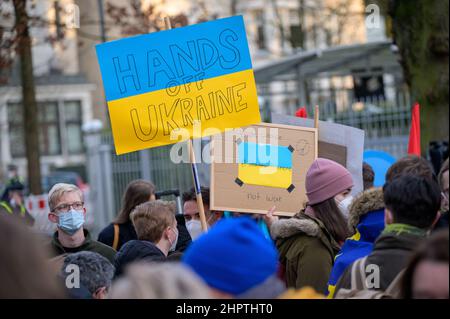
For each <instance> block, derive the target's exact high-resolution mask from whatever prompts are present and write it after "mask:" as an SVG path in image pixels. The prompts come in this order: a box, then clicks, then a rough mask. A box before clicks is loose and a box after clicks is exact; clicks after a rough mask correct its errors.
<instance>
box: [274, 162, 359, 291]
mask: <svg viewBox="0 0 450 319" xmlns="http://www.w3.org/2000/svg"><path fill="white" fill-rule="evenodd" d="M352 187H353V180H352V177H351V175H350V173H349V171H348V170H347V169H346V168H345V167H343V166H342V165H340V164H338V163H336V162H333V161H331V160H328V159H323V158H318V159H317V160H315V161H314V163H313V164H312V165H311V167H310V168H309V170H308V172H307V174H306V195H307V197H308V200H309V202H308V204H307V207H306V209H305V210H303V211H302V212H300V213H299V214H297V215H295V216H294V217H293V218H290V219H284V220H283V219H280V220H277V219H276V218H274V217H272V216H271V214H268V216H267V218H266V222H267V224H268V225H269V227H270V233H271V236H272V238H274V239H275V240H276V245H277V248H278V250H279V252H280V262H281V264H282V269H283V274H282V275H283V276H284V279H285V281H286V284H287V286H288V287H293V288H297V289H298V288H302V287H305V286H311V287H312V288H314V289H315V290H316V291H318V292H320V293H325V291H326V288H327V281H328V278H329V275H330V272H331V268H332V266H333V262H334V257H335V255H336V254H337V252H338V251H339V250H340V248H341V245H342V244H343V243H344V240H345V239H346V238H347V237H348V236H349V235H350V232H349V228H348V226H347V221H346V219H345V217H344V215H346V214H347V211H348V206H349V204H350V203H351V201H352V197H351V195H350V191H351V189H352Z"/></svg>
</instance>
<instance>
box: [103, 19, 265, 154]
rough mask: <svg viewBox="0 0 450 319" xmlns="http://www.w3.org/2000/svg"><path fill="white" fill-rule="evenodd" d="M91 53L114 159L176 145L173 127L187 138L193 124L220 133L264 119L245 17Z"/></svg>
mask: <svg viewBox="0 0 450 319" xmlns="http://www.w3.org/2000/svg"><path fill="white" fill-rule="evenodd" d="M96 50H97V57H98V61H99V65H100V70H101V74H102V79H103V86H104V89H105V96H106V100H107V104H108V109H109V114H110V120H111V126H112V131H113V136H114V144H115V147H116V153H117V154H123V153H127V152H132V151H136V150H141V149H145V148H151V147H156V146H162V145H167V144H172V143H175V142H177V140H174V139H171V132H172V131H173V130H177V129H186V130H187V131H189V134H190V137H192V135H193V134H192V132H193V124H194V122H195V121H200V122H201V129H202V130H205V129H210V128H216V129H218V130H219V131H225V130H226V129H231V128H237V127H242V126H245V125H251V124H256V123H259V122H260V121H261V118H260V114H259V106H258V101H257V93H256V85H255V80H254V76H253V70H252V63H251V59H250V54H249V50H248V44H247V38H246V34H245V26H244V21H243V18H242V16H235V17H231V18H225V19H220V20H216V21H210V22H205V23H201V24H196V25H192V26H187V27H183V28H177V29H172V30H166V31H161V32H156V33H151V34H146V35H140V36H135V37H130V38H126V39H121V40H116V41H111V42H107V43H103V44H99V45H97V46H96ZM209 132H211V130H209ZM209 134H213V133H208V132H204V133H202V135H203V136H205V135H209Z"/></svg>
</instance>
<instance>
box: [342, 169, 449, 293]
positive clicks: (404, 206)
mask: <svg viewBox="0 0 450 319" xmlns="http://www.w3.org/2000/svg"><path fill="white" fill-rule="evenodd" d="M383 194H384V203H385V223H386V227H385V229H384V231H383V232H382V234H381V236H380V237H379V238H378V239H377V241H376V242H375V246H374V248H373V251H372V253H371V254H370V255H369V256H368V257H365V258H366V260H364V261H363V265H362V269H366V268H365V267H366V265H371V267H373V266H376V267H377V269H378V270H379V278H378V279H379V280H377V281H376V284H374V285H372V286H371V287H363V290H379V291H385V290H386V289H387V288H388V287H389V286H390V284H391V283H392V282H393V281H394V280H396V279H398V278H397V276H398V275H399V273H400V272H401V271H402V270H403V269H404V268H405V267H406V263H407V260H408V258H409V257H410V256H411V254H412V253H413V251H414V249H415V248H416V247H417V245H419V244H420V243H421V242H422V241H423V240H424V239H425V238H426V236H427V232H428V231H429V230H430V229H431V228H432V227H433V225H434V224H435V223H436V221H437V220H438V219H439V208H440V204H441V203H440V201H441V197H440V196H441V194H440V190H439V187H438V185H437V184H436V183H435V182H434V181H432V180H430V179H429V178H424V177H420V176H414V175H404V176H400V177H397V178H394V179H393V181H392V182H388V183H386V184H385V186H384V187H383ZM358 261H359V260H358ZM359 262H361V261H359ZM355 263H356V262H355ZM351 272H352V266H349V267H347V269H346V270H345V271H344V274H343V275H342V276H341V278H340V279H339V281H338V283H337V285H336V292H335V296H336V297H338V295H339V290H340V289H343V290H349V289H355V287H352V285H351V282H352V280H351ZM363 275H365V274H360V276H363ZM389 288H391V287H389Z"/></svg>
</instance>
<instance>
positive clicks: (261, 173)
mask: <svg viewBox="0 0 450 319" xmlns="http://www.w3.org/2000/svg"><path fill="white" fill-rule="evenodd" d="M238 177H239V179H240V180H241V181H243V182H244V184H250V185H260V186H268V187H277V188H288V187H289V186H290V185H291V184H292V170H291V169H289V168H280V167H273V166H269V167H267V166H259V165H249V164H239V168H238Z"/></svg>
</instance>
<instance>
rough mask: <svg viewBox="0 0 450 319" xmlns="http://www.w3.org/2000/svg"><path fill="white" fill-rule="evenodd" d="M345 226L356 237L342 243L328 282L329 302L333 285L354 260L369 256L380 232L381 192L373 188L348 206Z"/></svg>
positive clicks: (381, 213) (381, 215)
mask: <svg viewBox="0 0 450 319" xmlns="http://www.w3.org/2000/svg"><path fill="white" fill-rule="evenodd" d="M348 223H349V226H350V228H351V229H355V234H354V235H353V236H352V237H350V238H348V239H347V240H346V241H345V243H344V245H343V246H342V249H341V251H340V252H339V253H338V254H337V255H336V258H335V260H334V266H333V269H332V270H331V275H330V279H329V281H328V298H333V295H334V289H335V287H336V283H337V281H338V280H339V278H340V277H341V275H342V273H343V272H344V270H345V269H346V268H347V267H348V266H349V265H350V264H352V263H353V262H354V261H355V260H357V259H359V258H362V257H365V256H367V255H369V254H370V253H371V252H372V249H373V245H374V242H375V240H376V239H377V238H378V237H379V236H380V234H381V232H382V231H383V229H384V201H383V190H382V189H381V188H372V189H369V190H366V191H364V192H363V193H361V194H360V195H358V196H357V197H356V198H355V199H354V200H353V203H352V205H351V206H350V211H349V218H348Z"/></svg>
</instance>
